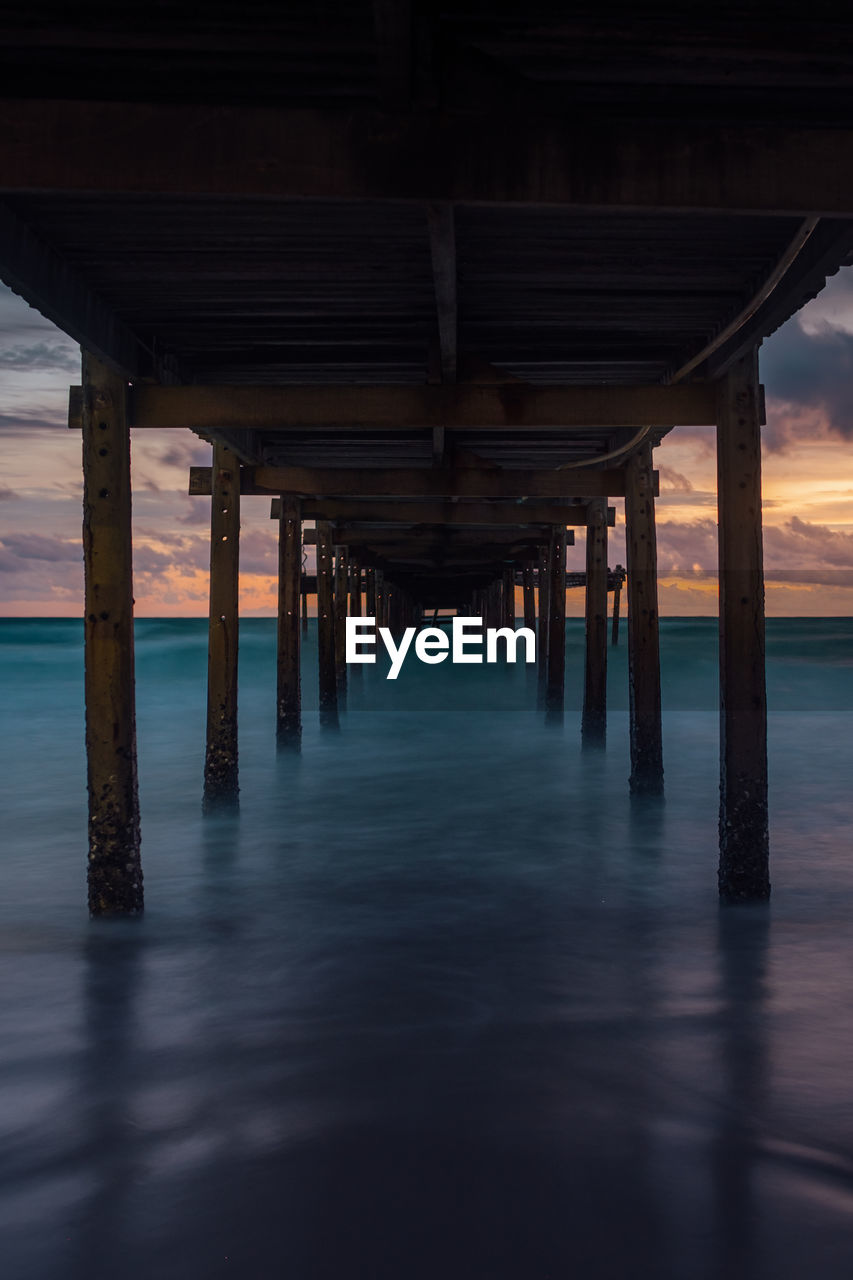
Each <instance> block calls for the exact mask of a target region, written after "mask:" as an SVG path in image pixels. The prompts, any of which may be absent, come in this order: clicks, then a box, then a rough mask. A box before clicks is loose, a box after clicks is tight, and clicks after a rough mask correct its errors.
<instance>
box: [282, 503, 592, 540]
mask: <svg viewBox="0 0 853 1280" xmlns="http://www.w3.org/2000/svg"><path fill="white" fill-rule="evenodd" d="M280 502H281V499H280V498H273V500H272V502H271V504H270V519H271V520H278V518H279V509H280ZM302 513H303V516H304V518H305V519H306V520H331V521H343V522H345V523H359V522H370V523H372V524H373V523H375V524H381V523H387V524H398V525H418V524H434V525H447V526H449V527H456V526H460V527H463V528H464V527H468V526H475V527H476V526H478V525H479V526H485V527H492V526H494V525H497V526H499V525H508V526H511V527H513V528H518V527H519V526H523V525H526V524H530V525H537V524H540V525H551V524H561V523H563V524H566V525H574V526H576V527H584V526H585V525H586V521H587V505H586V503H577V502H576V503H572V504H571V505H570V506H565V507H563V506H557V505H554V506H543V505H542V504H541V503H537V504H536V505H535V506H534V505H532V504H531V503H527V502H525V503H518V502H514V503H509V502H505V503H498V502H494V503H488V502H476V503H475V502H468V503H466V502H405V503H403V502H381V501H379V500H375V501H373V502H365V501H361V502H359V501H350V502H348V501H346V499H337V500H335V499H334V498H325V499H323V500H322V501H319V502H318V501H316V500H313V499H306V500H305V501H304V502H303V504H302ZM607 523H608V525H609V526H610V527H611V528H612V527H613V526H614V525H615V524H616V508H615V507H608V508H607ZM309 535H311V531H310V530H307V531H306V534H305V540H306V541H309V540H310V536H309Z"/></svg>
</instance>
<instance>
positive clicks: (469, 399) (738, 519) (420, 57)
mask: <svg viewBox="0 0 853 1280" xmlns="http://www.w3.org/2000/svg"><path fill="white" fill-rule="evenodd" d="M36 8H37V9H38V8H39V6H36ZM664 8H665V9H670V8H671V9H672V18H673V24H671V25H667V23H663V22H662V24H661V25H660V26H659V28H656V31H655V34H654V37H653V38H652V37H651V36H650V35H649V34H648V33H647V32H646V33H644V29H643V28H642V25H640V26H637V27H634V26H632V25H631V24H630V23H626V25H624V26H618V24H617V28H616V29H613V30H611V28H610V26H605V25H603V20H600V19H598V18H596V17H595V16H594V14H593V13H592V11H591V10H587V9H583V10H582V12H581V13H580V14H579V15H577V16H576V17H575V18H574V19H573V22H572V24H570V25H571V29H570V30H569V29H568V27H567V25H566V24H565V23H562V22H559V21H556V20H551V22H550V25H549V23H548V21H545V20H544V19H543V20H542V21H541V22H539V21H537V22H535V23H534V21H533V19H532V18H530V19H528V18H527V17H526V15H525V13H524V11H523V10H522V9H521V8H519V9H518V11H517V12H515V13H514V24H513V23H509V24H507V22H506V21H505V20H503V19H502V18H501V16H500V15H498V14H497V12H496V13H495V14H491V13H490V12H489V13H485V12H484V13H482V14H479V16H470V15H469V16H468V17H466V18H464V19H463V18H462V17H459V18H456V17H454V16H453V15H452V14H451V13H445V12H443V11H439V10H437V9H435V10H434V9H433V7H432V6H426V7H424V8H423V10H422V11H421V10H420V9H418V10H417V13H416V11H415V10H416V7H415V6H408V5H401V6H400V7H399V13H397V10H396V9H394V6H387V5H383V4H377V5H374V6H373V9H372V11H370V12H371V13H372V16H371V17H369V16H368V8H365V11H364V14H362V13H361V10H359V11H358V14H356V13H354V11H351V9H350V7H349V6H344V5H338V4H332V5H331V6H329V7H328V11H326V10H324V12H323V16H322V17H321V16H320V15H318V14H315V13H313V11H312V12H310V13H309V12H308V11H307V10H306V12H305V14H303V19H304V21H302V22H301V24H300V25H299V27H298V34H295V35H294V34H293V33H291V34H290V35H289V36H287V35H286V34H282V32H281V31H280V30H278V29H277V28H276V30H275V31H273V32H272V33H271V34H270V35H269V36H268V35H267V33H266V31H265V29H264V25H263V24H259V25H253V24H252V21H251V17H250V15H249V14H248V12H247V15H246V16H245V17H244V16H243V11H242V10H241V11H240V12H232V11H230V10H229V11H228V12H227V13H225V12H224V11H223V12H222V13H220V11H219V10H218V9H216V14H217V15H218V16H217V17H216V21H215V22H214V28H215V30H214V31H213V34H211V33H210V32H208V33H207V35H206V36H205V38H204V39H203V40H202V45H203V48H204V49H205V50H206V52H205V53H204V56H202V57H201V58H200V59H196V60H195V61H193V57H192V48H193V45H192V39H191V38H190V37H189V36H188V37H187V38H186V39H185V38H184V36H182V35H181V33H182V32H183V33H184V35H186V32H188V31H189V32H190V33H191V35H192V34H193V33H194V30H195V16H194V14H195V11H193V13H192V14H191V13H190V10H189V9H188V8H186V7H185V6H182V5H177V6H174V11H173V13H172V18H171V21H172V22H173V23H174V25H173V26H172V27H170V29H169V30H166V29H161V28H159V27H158V28H156V29H154V30H146V29H143V27H141V26H140V25H139V19H138V18H137V17H135V16H134V14H135V11H134V14H132V13H130V12H128V13H123V12H120V13H118V14H116V15H114V23H113V24H112V25H111V27H110V31H109V33H107V34H106V35H104V36H103V39H100V38H99V39H98V40H94V39H92V42H91V44H87V36H86V34H85V33H82V34H81V33H80V32H77V34H76V35H75V37H74V39H73V40H71V41H70V42H69V40H68V39H67V38H66V37H67V34H68V33H67V32H64V29H63V30H60V29H56V30H53V28H52V26H51V22H52V21H54V20H50V21H49V22H47V25H46V26H45V27H44V29H43V30H41V32H40V34H39V38H35V37H34V35H33V29H32V28H31V27H29V26H27V24H26V22H24V21H23V19H22V20H21V22H19V23H18V25H17V26H14V24H13V26H14V29H10V32H9V33H8V36H9V38H8V40H7V41H6V46H7V49H6V52H4V54H3V55H2V59H3V61H2V62H0V65H2V66H3V67H4V73H5V75H4V88H3V91H2V92H3V97H2V99H0V126H2V127H0V161H2V163H0V175H2V176H0V277H2V279H3V280H4V281H6V282H7V283H8V284H9V285H10V286H11V287H12V288H13V289H14V290H15V291H17V292H18V293H19V294H21V296H22V297H23V298H25V299H26V301H27V302H29V303H30V304H31V305H33V306H34V307H37V308H38V309H39V310H40V311H41V312H42V313H43V314H44V315H45V316H47V317H49V318H50V319H51V320H53V321H55V322H56V323H57V324H58V325H59V326H60V327H61V328H62V329H63V330H64V331H65V332H66V333H68V334H70V335H71V336H72V337H74V338H75V339H76V340H78V341H79V342H80V344H81V346H82V347H83V351H84V355H83V367H82V377H81V381H80V383H79V384H76V385H74V386H73V387H72V388H71V390H70V396H69V427H71V428H72V429H74V430H78V431H80V433H81V438H82V449H83V471H84V479H85V493H86V496H85V517H84V529H83V545H84V554H85V565H86V599H85V604H84V606H83V607H84V609H85V619H86V632H85V635H86V747H87V757H88V788H89V851H88V874H89V907H90V911H91V912H92V914H93V915H96V916H109V915H124V914H138V913H139V912H141V910H142V908H143V896H142V885H143V880H142V855H141V850H142V849H143V842H141V839H140V830H141V829H144V826H142V825H141V824H142V823H143V822H144V815H140V812H139V801H138V795H137V786H136V739H135V710H134V666H133V601H132V552H131V545H130V527H131V523H130V521H131V463H130V440H131V436H132V434H133V433H136V432H139V433H143V432H146V431H150V430H154V429H158V430H159V429H163V428H167V429H172V430H174V431H175V432H189V433H194V434H195V436H196V437H200V438H201V439H203V440H205V441H206V442H208V443H209V445H210V451H211V457H210V464H209V466H207V467H195V468H193V469H192V471H191V473H190V476H189V491H190V493H191V494H193V495H195V497H196V498H197V499H198V500H199V501H203V500H205V499H207V500H209V502H210V528H211V546H210V629H209V657H208V705H207V737H206V756H205V768H204V778H203V780H202V779H200V780H199V783H200V790H201V791H202V793H203V803H204V807H205V809H206V810H208V811H212V810H218V809H221V808H222V807H226V808H234V807H236V806H237V805H238V804H239V753H238V684H237V662H238V651H239V610H238V587H239V535H240V509H241V504H245V503H247V502H251V501H255V500H257V501H265V502H270V500H272V501H271V518H272V519H273V520H275V521H277V522H278V536H279V560H278V570H279V603H278V661H277V677H276V687H275V688H271V690H270V749H271V750H274V749H276V744H277V746H278V748H279V749H287V750H298V748H299V741H300V733H301V726H302V717H303V713H302V708H301V680H302V679H304V673H302V672H301V668H300V637H301V634H302V628H303V627H304V625H305V623H306V620H307V615H308V609H309V607H311V608H312V609H314V610H315V611H316V617H317V627H318V637H319V640H318V650H319V670H318V672H317V674H316V678H317V680H318V684H319V690H320V717H321V720H322V722H323V724H324V725H326V726H327V727H329V728H330V729H332V728H334V729H340V727H341V725H342V723H344V722H343V713H344V710H345V706H346V698H347V681H348V678H349V675H348V671H347V667H346V663H345V662H344V660H343V657H342V637H343V634H344V625H345V619H346V617H347V615H350V616H352V615H353V614H356V615H362V614H365V615H369V616H375V617H376V618H377V619H378V620H379V622H380V625H386V626H388V627H390V628H391V630H392V631H395V632H396V631H399V630H401V629H402V628H405V627H407V626H418V625H420V623H421V622H422V621H423V620H425V619H426V620H427V621H428V620H429V618H430V617H435V615H436V611H439V616H443V613H444V612H445V611H451V612H453V613H459V612H463V613H466V614H470V615H471V616H480V617H482V618H483V619H484V621H486V622H487V624H488V625H490V626H511V625H514V622H515V619H516V617H517V616H522V617H523V618H524V622H525V625H528V626H530V625H532V624H535V626H536V628H537V631H538V648H539V679H538V681H537V687H538V692H537V693H535V694H532V695H531V696H532V698H533V699H534V700H535V699H536V698H537V697H538V705H539V707H540V710H541V711H542V712H543V713H544V714H543V732H545V731H546V729H545V725H544V722H545V721H548V722H551V723H552V724H553V723H555V722H556V723H564V704H565V696H564V695H565V690H564V672H565V653H564V645H565V606H566V591H567V589H569V588H570V587H571V586H573V585H575V583H574V582H572V580H571V578H569V579H568V580H567V573H566V546H567V545H570V544H571V543H572V541H573V539H574V537H575V534H576V533H579V536H580V537H581V538H583V539H584V540H585V546H586V569H585V571H584V573H583V576H582V581H581V582H579V583H578V584H577V585H578V586H579V588H580V589H582V590H583V591H584V592H585V619H586V652H585V676H584V688H583V713H582V717H581V719H580V722H579V723H578V725H577V733H578V736H579V740H580V741H581V742H582V744H583V746H584V748H586V749H590V750H601V749H605V748H606V740H607V708H606V673H607V652H608V623H609V622H610V624H611V626H612V632H611V637H610V638H611V640H612V641H613V642H614V643H615V641H616V639H617V638H618V627H619V618H620V610H621V612H622V617H623V619H624V634H625V637H626V642H627V649H628V660H629V673H630V674H629V680H630V753H631V769H630V777H629V778H626V780H625V782H626V786H629V787H630V789H631V792H632V793H633V794H636V795H637V796H638V797H640V796H644V797H652V798H653V797H660V796H662V795H663V791H664V772H665V760H666V741H665V733H664V726H663V725H662V718H661V677H660V652H659V640H658V599H657V557H656V538H655V498H656V496H657V478H656V471H655V465H654V449H655V447H656V445H657V444H659V443H660V441H661V439H662V438H663V436H664V435H665V434H666V433H668V432H670V431H672V430H674V429H678V427H685V426H692V427H696V426H701V427H707V428H708V429H709V430H711V431H714V432H715V433H716V441H717V457H718V504H719V506H718V519H719V533H720V536H719V583H720V591H719V619H720V642H721V643H720V723H721V733H720V776H721V789H720V824H719V840H718V841H717V836H716V833H713V832H709V836H708V848H709V877H712V875H713V861H715V860H716V858H712V848H713V847H714V846H715V845H716V844H717V843H718V846H719V848H718V884H719V892H720V894H721V896H722V898H723V899H724V900H725V901H726V902H756V901H758V902H761V901H764V900H766V899H767V897H768V895H769V892H770V869H769V868H770V860H769V858H770V854H769V844H768V812H767V741H766V698H765V680H764V589H763V568H762V521H761V474H760V471H761V468H760V432H761V426H762V422H763V419H764V408H763V392H762V387H761V383H760V375H759V358H758V353H759V348H760V346H761V343H762V341H763V339H764V338H765V337H767V336H768V335H769V334H771V333H772V332H773V331H774V330H775V329H777V328H778V327H779V325H780V324H782V323H783V322H784V321H785V320H786V319H788V318H789V317H790V316H792V315H793V314H794V313H795V312H796V311H797V310H798V309H799V308H800V307H801V306H802V305H803V304H804V302H806V301H807V300H808V299H810V298H812V297H813V296H815V295H816V294H817V293H818V292H819V291H820V289H821V288H822V287H823V284H824V282H825V280H826V279H827V277H828V276H829V275H831V274H832V273H833V272H835V271H836V270H837V269H838V268H839V266H841V265H842V264H843V263H846V262H848V261H850V258H851V253H853V108H851V105H850V104H851V101H853V96H851V94H850V87H851V79H853V76H851V74H850V71H849V66H848V70H847V71H845V72H843V74H842V72H841V71H839V69H838V68H839V65H840V64H839V61H838V33H837V30H836V27H835V25H833V24H831V23H828V22H824V21H823V20H822V18H821V15H820V12H819V11H810V12H809V14H807V15H805V16H803V15H802V14H798V18H797V22H796V23H795V24H793V25H792V24H791V23H790V21H789V20H788V19H787V18H786V12H787V7H786V6H782V9H781V10H780V8H779V6H761V5H759V6H758V7H757V8H756V10H755V13H754V14H753V23H752V25H751V26H750V31H749V34H748V36H747V35H746V34H744V32H743V30H742V23H741V19H740V17H739V16H738V15H737V14H731V13H729V11H728V9H725V10H724V12H723V13H722V14H721V15H719V21H717V22H716V24H712V26H711V27H709V28H708V31H707V32H706V33H705V35H706V46H705V47H706V51H707V50H710V53H709V54H708V57H707V59H706V60H705V61H704V62H703V64H702V73H701V75H700V74H699V73H698V72H697V70H696V67H695V65H694V62H693V60H692V58H691V56H690V55H689V53H688V52H687V51H686V50H685V47H684V45H683V43H682V42H681V41H680V38H679V27H678V21H677V19H678V17H679V13H680V10H679V8H678V6H674V5H673V6H666V5H665V6H664ZM392 9H394V14H393V15H392V13H391V10H392ZM759 10H761V12H762V13H763V15H764V23H765V25H764V27H762V23H761V20H760V15H759ZM501 12H502V11H501ZM757 15H758V16H757ZM20 16H21V15H19V17H20ZM681 16H682V17H683V15H681ZM211 21H213V19H212V18H211ZM762 30H763V31H764V32H765V33H766V40H765V41H764V43H762V35H761V32H762ZM844 31H845V33H846V38H847V39H848V40H849V37H850V32H849V24H848V26H845V27H844ZM267 39H269V40H271V41H272V45H273V46H274V48H275V50H276V58H275V59H274V60H273V62H270V61H269V59H268V58H267V57H266V56H265V54H266V51H267ZM756 41H757V44H756ZM804 42H805V44H807V46H808V49H809V58H808V61H807V63H806V64H803V62H802V59H801V50H802V48H803V47H804ZM232 46H234V47H239V48H240V50H241V51H242V53H241V58H240V60H239V67H237V66H232V60H233V57H234V55H233V49H232ZM747 49H748V50H749V55H750V56H749V57H748V58H747V57H746V56H745V52H746V50H747ZM50 50H52V51H53V52H52V53H51V55H50V56H48V51H50ZM81 59H82V62H81ZM81 66H82V67H83V68H84V71H83V72H81ZM626 66H627V67H629V68H630V69H631V71H630V74H628V75H627V79H625V80H624V82H623V80H622V79H620V75H621V74H622V73H620V71H619V68H620V67H621V68H623V69H624V68H625V67H626ZM845 66H847V64H845ZM306 68H310V71H309V70H307V69H306ZM342 68H343V69H344V70H342ZM167 80H168V81H169V83H170V84H171V85H172V88H171V89H170V90H169V91H168V92H167V91H166V89H165V88H162V89H161V87H162V86H164V85H165V84H166V82H167ZM828 122H829V123H828ZM617 501H618V502H619V503H620V504H621V503H624V519H625V526H626V540H627V559H626V566H625V572H624V573H623V572H622V571H621V570H617V569H616V568H615V567H610V566H609V564H608V554H607V534H608V528H609V527H612V525H613V522H614V520H615V518H616V508H615V507H614V506H613V505H611V504H612V503H614V502H617ZM620 514H621V508H620ZM304 548H313V554H314V555H315V556H316V570H315V571H314V572H313V573H312V572H307V573H306V571H305V570H304V569H303V554H304V552H303V549H304ZM623 582H624V589H625V592H626V595H627V601H625V600H624V598H623V596H622V590H623ZM610 597H612V605H611V606H610V607H609V608H608V599H609V598H610ZM309 602H310V604H309ZM608 613H609V617H608ZM342 767H345V766H342ZM187 802H188V803H193V802H194V800H193V798H192V797H187ZM82 852H83V851H81V855H82ZM81 863H82V856H81Z"/></svg>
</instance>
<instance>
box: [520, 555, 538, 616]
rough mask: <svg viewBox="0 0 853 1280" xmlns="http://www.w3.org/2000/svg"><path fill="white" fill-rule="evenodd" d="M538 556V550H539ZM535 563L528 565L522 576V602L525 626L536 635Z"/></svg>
mask: <svg viewBox="0 0 853 1280" xmlns="http://www.w3.org/2000/svg"><path fill="white" fill-rule="evenodd" d="M537 555H538V550H537ZM534 580H535V577H534V572H533V562H532V561H530V562H529V563H528V564H526V565H525V566H524V568H523V570H522V574H521V586H522V592H521V594H522V601H523V609H524V625H525V626H526V627H527V628H528V629H529V630H530V631H532V632H533V633H534V635H535V634H536V591H535V586H534Z"/></svg>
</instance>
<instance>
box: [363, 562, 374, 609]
mask: <svg viewBox="0 0 853 1280" xmlns="http://www.w3.org/2000/svg"><path fill="white" fill-rule="evenodd" d="M364 598H365V608H366V610H367V612H366V615H365V616H366V617H368V618H375V617H376V570H375V569H373V568H368V569H365V571H364Z"/></svg>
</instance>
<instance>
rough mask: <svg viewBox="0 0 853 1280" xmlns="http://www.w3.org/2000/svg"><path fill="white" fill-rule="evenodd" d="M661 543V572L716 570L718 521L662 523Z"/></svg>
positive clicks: (659, 542) (659, 558) (668, 521)
mask: <svg viewBox="0 0 853 1280" xmlns="http://www.w3.org/2000/svg"><path fill="white" fill-rule="evenodd" d="M657 544H658V569H659V571H660V572H661V573H672V572H684V571H688V572H689V571H692V570H694V569H697V568H698V569H703V570H708V569H716V565H717V523H716V521H715V520H690V521H685V522H683V523H682V522H675V521H671V520H664V521H661V522H660V523H659V524H658V527H657Z"/></svg>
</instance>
